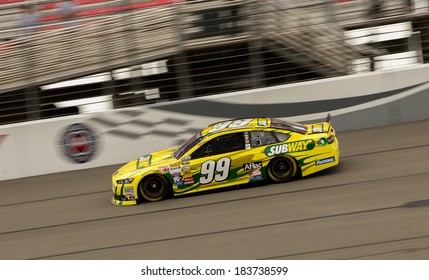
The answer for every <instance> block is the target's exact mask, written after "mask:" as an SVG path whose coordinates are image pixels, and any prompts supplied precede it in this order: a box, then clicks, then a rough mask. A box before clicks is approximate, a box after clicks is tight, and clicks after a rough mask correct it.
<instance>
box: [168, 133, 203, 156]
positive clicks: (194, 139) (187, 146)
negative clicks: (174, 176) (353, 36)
mask: <svg viewBox="0 0 429 280" xmlns="http://www.w3.org/2000/svg"><path fill="white" fill-rule="evenodd" d="M201 140H202V136H201V132H200V133H198V134H195V135H194V136H192V137H191V138H189V139H188V141H186V142H185V143H183V144H182V145H181V146H180V147H179V148H177V149H176V150H175V151H174V157H175V158H176V159H179V158H181V157H182V156H183V155H184V154H185V153H186V152H187V151H189V150H190V149H192V147H194V146H195V145H196V144H198V143H200V142H201Z"/></svg>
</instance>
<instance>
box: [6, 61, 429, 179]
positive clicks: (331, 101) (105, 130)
mask: <svg viewBox="0 0 429 280" xmlns="http://www.w3.org/2000/svg"><path fill="white" fill-rule="evenodd" d="M428 106H429V65H421V66H418V67H413V68H401V69H396V70H390V71H383V72H376V73H367V74H359V75H351V76H344V77H339V78H332V79H324V80H318V81H311V82H304V83H297V84H290V85H284V86H277V87H269V88H263V89H258V90H249V91H243V92H237V93H228V94H221V95H215V96H208V97H202V98H195V99H188V100H181V101H175V102H166V103H159V104H155V105H151V106H140V107H132V108H125V109H121V110H113V111H109V112H104V113H98V114H90V115H79V116H71V117H63V118H57V119H50V120H42V121H34V122H26V123H20V124H13V125H4V126H0V181H3V180H9V179H16V178H23V177H29V176H36V175H42V174H49V173H57V172H64V171H70V170H79V169H87V168H93V167H99V166H106V165H114V164H120V163H124V162H127V161H130V160H132V159H135V158H137V157H139V156H142V155H145V154H147V153H150V152H153V151H156V150H159V149H163V148H167V147H170V146H175V145H178V144H180V143H182V142H183V141H185V140H186V139H187V138H189V137H191V136H192V135H194V134H195V133H197V132H198V131H199V130H201V129H202V128H204V127H206V126H207V125H209V124H211V123H214V122H217V121H220V120H224V119H229V118H246V117H255V116H267V117H275V118H281V119H285V120H292V121H298V122H308V123H311V122H315V121H318V120H322V119H324V118H325V117H326V114H327V113H328V112H330V113H331V115H332V116H333V118H332V123H333V126H334V127H335V128H336V130H337V131H348V130H356V129H362V128H368V127H377V126H383V125H390V124H396V123H404V122H411V121H418V120H425V119H429V108H428ZM428 130H429V128H428ZM113 172H114V170H112V173H113ZM106 180H108V178H106Z"/></svg>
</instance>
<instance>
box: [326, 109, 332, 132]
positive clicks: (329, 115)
mask: <svg viewBox="0 0 429 280" xmlns="http://www.w3.org/2000/svg"><path fill="white" fill-rule="evenodd" d="M331 118H332V116H331V114H330V113H328V115H327V116H326V122H327V123H329V126H328V132H329V131H330V130H331Z"/></svg>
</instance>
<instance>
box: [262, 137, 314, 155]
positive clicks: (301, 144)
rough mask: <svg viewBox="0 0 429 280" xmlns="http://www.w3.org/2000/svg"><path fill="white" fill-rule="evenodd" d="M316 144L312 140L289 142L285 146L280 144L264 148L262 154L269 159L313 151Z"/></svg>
mask: <svg viewBox="0 0 429 280" xmlns="http://www.w3.org/2000/svg"><path fill="white" fill-rule="evenodd" d="M315 146H316V143H315V142H314V141H313V140H312V139H308V140H302V141H296V142H291V143H287V144H280V145H275V146H269V147H266V148H265V150H264V153H265V154H266V155H267V156H269V157H271V156H275V155H281V154H287V153H295V152H303V151H309V150H313V149H314V147H315Z"/></svg>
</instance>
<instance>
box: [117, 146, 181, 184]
mask: <svg viewBox="0 0 429 280" xmlns="http://www.w3.org/2000/svg"><path fill="white" fill-rule="evenodd" d="M175 150H176V147H174V148H168V149H165V150H161V151H157V152H154V153H152V154H147V155H144V156H142V157H140V158H138V159H135V160H132V161H130V162H128V163H127V164H125V165H123V166H122V167H121V168H119V169H118V170H117V171H116V172H115V173H114V174H113V177H114V178H120V177H124V178H125V177H128V176H132V175H130V173H133V172H134V171H136V170H141V169H142V168H145V167H148V166H152V165H157V164H161V163H163V162H168V161H169V160H170V159H174V157H173V152H174V151H175ZM124 175H126V176H124Z"/></svg>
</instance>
